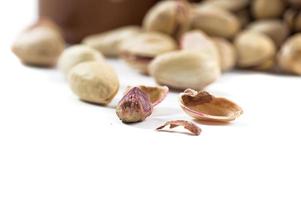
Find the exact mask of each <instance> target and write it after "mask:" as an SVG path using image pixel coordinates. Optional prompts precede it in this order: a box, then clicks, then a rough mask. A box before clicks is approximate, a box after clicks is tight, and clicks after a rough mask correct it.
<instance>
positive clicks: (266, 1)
mask: <svg viewBox="0 0 301 200" xmlns="http://www.w3.org/2000/svg"><path fill="white" fill-rule="evenodd" d="M284 9H285V2H284V0H272V1H271V0H253V1H252V13H253V15H254V17H255V18H257V19H263V18H276V17H280V16H281V15H282V14H283V12H284Z"/></svg>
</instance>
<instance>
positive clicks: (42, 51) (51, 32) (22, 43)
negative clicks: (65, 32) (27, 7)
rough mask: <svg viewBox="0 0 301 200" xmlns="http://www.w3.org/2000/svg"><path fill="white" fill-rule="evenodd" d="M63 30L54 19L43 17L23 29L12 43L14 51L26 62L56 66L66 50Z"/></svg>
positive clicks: (42, 65) (41, 65)
mask: <svg viewBox="0 0 301 200" xmlns="http://www.w3.org/2000/svg"><path fill="white" fill-rule="evenodd" d="M64 46H65V42H64V39H63V37H62V35H61V32H60V30H59V28H58V27H57V25H56V24H54V23H53V22H52V21H49V20H46V19H42V20H39V21H38V22H37V23H36V24H34V25H32V26H31V27H29V28H27V29H26V30H25V31H23V32H22V33H21V34H20V35H19V36H18V37H17V39H16V40H15V42H14V43H13V45H12V51H13V52H14V53H15V54H16V56H17V57H18V58H19V59H20V60H21V61H22V62H23V63H25V64H29V65H35V66H40V67H50V66H54V65H55V64H56V62H57V59H58V57H59V56H60V54H61V53H62V51H63V50H64Z"/></svg>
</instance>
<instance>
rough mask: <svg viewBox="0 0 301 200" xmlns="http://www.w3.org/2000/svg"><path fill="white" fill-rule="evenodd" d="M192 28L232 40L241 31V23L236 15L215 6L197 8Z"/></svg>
mask: <svg viewBox="0 0 301 200" xmlns="http://www.w3.org/2000/svg"><path fill="white" fill-rule="evenodd" d="M191 26H192V28H193V29H200V30H202V31H204V32H205V33H207V34H208V35H210V36H217V37H223V38H232V37H234V36H235V35H236V34H237V33H238V32H239V31H240V22H239V20H238V19H237V17H236V16H235V15H233V14H232V13H230V12H229V11H226V10H223V9H221V8H218V7H213V6H198V7H196V8H195V10H194V14H193V17H192V25H191Z"/></svg>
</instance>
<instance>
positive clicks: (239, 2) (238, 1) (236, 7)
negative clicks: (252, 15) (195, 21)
mask: <svg viewBox="0 0 301 200" xmlns="http://www.w3.org/2000/svg"><path fill="white" fill-rule="evenodd" d="M248 4H249V0H210V1H209V0H208V1H204V2H202V5H206V6H217V7H219V8H222V9H225V10H228V11H231V12H236V11H240V10H242V9H244V8H246V7H247V6H248Z"/></svg>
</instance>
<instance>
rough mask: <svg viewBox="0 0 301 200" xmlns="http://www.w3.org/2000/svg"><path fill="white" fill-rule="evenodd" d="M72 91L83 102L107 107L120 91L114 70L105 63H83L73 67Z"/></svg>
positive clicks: (70, 78) (70, 82) (71, 76)
mask: <svg viewBox="0 0 301 200" xmlns="http://www.w3.org/2000/svg"><path fill="white" fill-rule="evenodd" d="M68 81H69V85H70V87H71V89H72V91H73V92H74V93H75V94H76V95H77V96H78V97H79V98H80V99H81V100H83V101H87V102H91V103H96V104H102V105H106V104H108V103H110V102H111V100H112V99H113V98H114V96H115V95H116V93H117V92H118V89H119V80H118V77H117V74H116V73H115V71H114V70H113V68H112V67H111V66H110V65H108V64H107V63H105V62H98V61H89V62H82V63H80V64H78V65H76V66H75V67H73V68H72V69H71V71H70V73H69V77H68Z"/></svg>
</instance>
